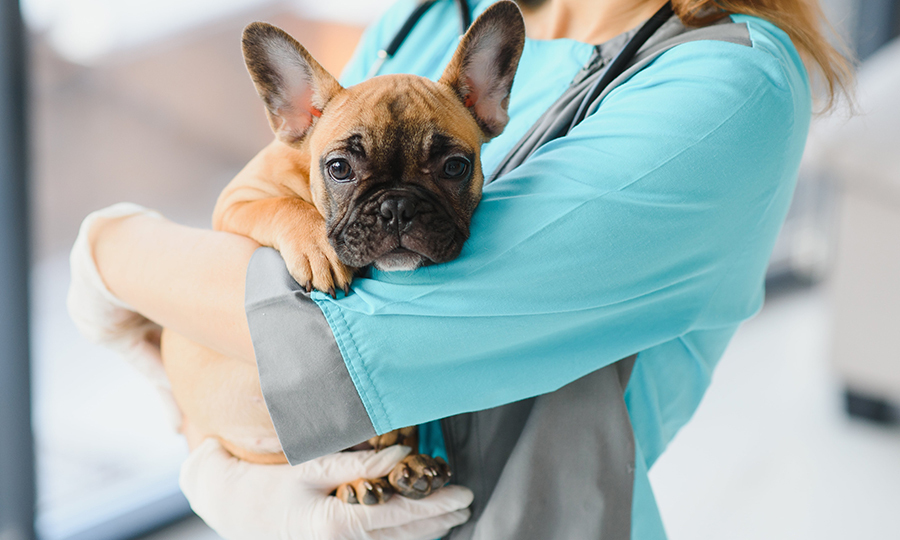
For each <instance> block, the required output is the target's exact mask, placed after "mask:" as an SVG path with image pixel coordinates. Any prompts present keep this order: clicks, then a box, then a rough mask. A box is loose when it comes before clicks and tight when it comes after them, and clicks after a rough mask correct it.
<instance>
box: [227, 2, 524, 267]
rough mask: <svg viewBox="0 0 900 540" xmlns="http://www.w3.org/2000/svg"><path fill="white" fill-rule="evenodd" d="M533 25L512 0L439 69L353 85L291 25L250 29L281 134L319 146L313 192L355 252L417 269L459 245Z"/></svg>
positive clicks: (257, 80) (259, 77) (495, 9)
mask: <svg viewBox="0 0 900 540" xmlns="http://www.w3.org/2000/svg"><path fill="white" fill-rule="evenodd" d="M524 37H525V27H524V24H523V22H522V16H521V13H520V12H519V9H518V7H516V5H515V4H513V3H512V2H508V1H504V2H499V3H497V4H494V5H492V6H491V7H489V8H488V9H487V10H486V11H485V12H484V13H483V14H482V15H481V16H480V17H479V18H478V19H477V20H476V21H475V22H474V23H473V25H472V27H471V28H470V29H469V31H468V32H467V33H466V35H465V36H464V37H463V39H462V41H461V42H460V45H459V47H458V49H457V50H456V53H455V54H454V56H453V59H452V60H451V61H450V64H449V65H448V66H447V68H446V70H445V71H444V74H443V76H442V77H441V78H440V80H439V81H437V82H433V81H430V80H428V79H426V78H423V77H417V76H414V75H385V76H381V77H375V78H372V79H370V80H368V81H365V82H363V83H360V84H358V85H356V86H352V87H350V88H342V87H341V86H340V85H339V84H338V82H337V81H336V80H335V79H334V77H332V76H331V75H330V74H329V73H328V72H327V71H325V70H324V69H323V68H322V67H321V66H320V65H319V64H318V63H317V62H316V61H315V60H314V59H313V58H312V56H310V55H309V53H308V52H307V51H306V49H304V48H303V47H302V46H301V45H300V44H299V43H297V42H296V41H295V40H294V39H293V38H291V37H290V36H289V35H288V34H286V33H285V32H284V31H282V30H280V29H278V28H276V27H274V26H271V25H268V24H264V23H253V24H251V25H250V26H248V27H247V28H246V29H245V30H244V37H243V46H244V58H245V60H246V62H247V68H248V70H249V71H250V75H251V77H252V78H253V82H254V84H255V85H256V88H257V90H258V92H259V94H260V96H261V97H262V99H263V101H264V102H265V104H266V112H267V115H268V117H269V122H270V124H271V125H272V129H273V131H274V132H275V135H276V136H277V137H278V138H279V139H280V140H281V141H282V142H284V143H286V144H288V145H291V146H294V147H297V148H303V147H306V149H308V151H309V154H310V174H309V176H310V178H309V180H310V189H311V192H312V198H313V202H314V204H315V205H316V207H317V208H318V210H319V212H320V213H321V214H322V215H323V216H324V217H325V222H326V226H327V234H328V239H329V241H330V242H331V244H332V246H333V247H334V249H335V251H336V252H337V254H338V256H339V257H340V259H341V261H342V262H343V263H344V264H347V265H349V266H355V267H361V266H366V265H368V264H374V265H375V266H376V267H377V268H379V269H381V270H409V269H413V268H417V267H419V266H422V265H424V264H433V263H441V262H446V261H449V260H452V259H453V258H455V257H456V256H457V255H459V252H460V250H461V249H462V246H463V243H464V242H465V240H466V239H467V238H468V236H469V221H470V219H471V217H472V213H473V212H474V210H475V206H476V205H477V204H478V201H479V200H480V199H481V188H482V185H483V183H484V176H483V175H482V172H481V163H480V159H479V158H480V149H481V145H482V143H484V142H486V141H488V140H490V139H491V138H493V137H495V136H497V135H498V134H500V132H502V131H503V128H504V127H505V126H506V123H507V121H508V119H509V117H508V115H507V105H508V102H509V91H510V88H511V87H512V83H513V77H514V75H515V71H516V67H517V65H518V62H519V57H520V55H521V53H522V47H523V44H524Z"/></svg>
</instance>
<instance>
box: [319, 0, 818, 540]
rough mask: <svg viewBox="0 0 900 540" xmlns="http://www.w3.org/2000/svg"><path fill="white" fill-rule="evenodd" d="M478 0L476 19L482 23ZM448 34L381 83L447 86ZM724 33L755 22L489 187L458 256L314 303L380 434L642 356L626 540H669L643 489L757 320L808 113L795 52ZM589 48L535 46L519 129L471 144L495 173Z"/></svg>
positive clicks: (351, 77)
mask: <svg viewBox="0 0 900 540" xmlns="http://www.w3.org/2000/svg"><path fill="white" fill-rule="evenodd" d="M490 3H492V2H491V1H490V0H486V1H482V2H478V3H474V2H473V14H474V15H475V16H477V15H478V14H479V13H480V12H482V11H483V10H484V9H485V8H486V7H487V6H488V5H489V4H490ZM414 6H415V3H414V2H413V1H412V0H400V1H399V2H397V3H396V4H394V5H393V7H392V8H390V10H389V11H388V12H387V13H386V14H385V15H384V16H383V17H382V18H381V19H380V20H379V21H378V22H377V23H376V24H375V25H374V26H372V27H371V28H369V29H368V30H367V31H366V33H365V34H364V37H363V39H362V42H361V44H360V45H359V48H358V49H357V51H356V53H355V55H354V57H353V59H352V61H351V62H350V64H349V65H348V66H347V68H346V71H345V72H344V74H343V77H342V83H343V84H345V85H352V84H355V83H357V82H360V81H362V80H363V79H364V78H365V76H366V74H367V73H368V71H369V69H370V67H371V66H372V64H373V63H374V62H375V61H376V58H377V52H378V50H380V49H381V48H383V47H385V46H386V44H387V43H388V42H389V41H390V40H391V39H392V38H393V36H394V35H395V34H396V32H397V31H398V30H399V28H400V26H401V25H402V24H403V22H404V21H405V20H406V18H407V16H408V15H409V13H411V12H412V10H413V9H414ZM458 17H459V15H458V12H457V8H456V4H455V3H454V2H452V1H449V0H441V1H439V2H437V3H436V4H435V5H434V6H432V7H431V8H430V9H429V10H428V12H427V13H426V14H425V16H424V17H423V18H422V19H421V20H420V21H419V22H418V23H417V24H416V26H415V27H414V28H413V30H412V32H411V33H410V35H409V37H407V39H406V41H405V42H404V43H403V45H402V47H401V48H400V50H399V51H398V52H397V54H396V55H395V56H394V57H393V58H391V59H389V60H388V61H387V62H386V63H385V64H384V65H383V66H382V68H381V70H380V74H388V73H414V74H418V75H422V76H425V77H428V78H430V79H433V80H436V79H438V78H439V77H440V75H441V73H442V71H443V69H444V67H445V66H446V64H447V63H448V61H449V60H450V57H451V56H452V54H453V52H454V50H455V48H456V45H457V44H458V42H459V19H458ZM732 19H733V20H734V21H735V22H742V23H746V24H747V26H748V29H749V32H750V36H751V41H752V47H746V46H742V45H737V44H732V43H727V42H722V41H695V42H690V43H685V44H682V45H678V46H676V47H674V48H673V49H671V50H669V51H667V52H665V53H664V54H662V55H661V56H660V57H659V58H658V59H656V60H655V61H654V62H653V63H652V64H651V65H649V66H648V67H646V68H645V69H643V70H641V71H640V72H638V73H637V74H636V75H635V76H634V77H632V78H631V79H630V80H628V81H627V82H625V83H624V84H622V85H621V86H619V87H617V88H616V89H614V90H613V91H612V92H610V93H609V94H608V95H607V97H606V98H605V99H604V101H603V103H602V104H601V106H600V108H599V109H598V110H597V112H596V113H594V114H592V115H591V116H589V117H588V118H587V119H586V120H585V121H584V122H582V123H581V124H579V125H578V126H577V127H576V128H575V129H574V130H573V131H572V132H571V133H570V134H569V135H567V136H566V137H563V138H560V139H557V140H554V141H552V142H550V143H548V144H546V145H545V146H543V147H541V148H540V149H539V150H538V151H537V152H536V153H535V154H534V155H533V156H532V157H531V158H529V160H528V161H526V162H525V163H524V164H523V165H521V166H520V167H518V168H517V169H515V170H513V171H512V172H511V173H509V174H507V175H505V176H503V177H501V178H499V179H497V180H495V181H494V182H492V183H490V184H489V185H487V186H486V188H485V190H484V195H483V199H482V202H481V204H480V205H479V207H478V209H477V211H476V212H475V215H474V218H473V220H472V227H471V237H470V239H469V240H468V242H467V243H466V245H465V247H464V249H463V252H462V254H461V255H460V257H459V258H458V259H456V260H454V261H452V262H450V263H446V264H441V265H437V266H430V267H425V268H421V269H418V270H416V271H412V272H391V273H386V272H379V271H377V270H373V271H372V273H371V275H370V276H368V277H366V278H364V279H357V280H356V281H355V282H354V284H353V292H352V293H351V294H350V295H348V296H346V297H344V296H340V297H339V298H338V299H337V300H334V299H332V298H331V297H329V296H327V295H324V294H321V293H313V299H314V300H315V302H316V303H317V304H318V306H319V307H320V309H321V310H322V312H323V313H324V315H325V317H326V319H327V321H328V324H329V325H330V327H331V329H332V331H333V333H334V336H335V339H336V341H337V343H338V346H339V347H340V351H341V353H342V355H343V358H344V361H345V363H346V365H347V368H348V371H349V373H350V376H351V378H352V380H353V383H354V385H355V386H356V389H357V391H358V392H359V395H360V397H361V398H362V401H363V404H364V406H365V408H366V411H367V412H368V415H369V417H370V419H371V421H372V424H373V425H374V427H375V429H376V431H377V432H379V433H383V432H387V431H390V430H393V429H397V428H400V427H404V426H409V425H415V424H422V423H426V422H430V421H434V420H436V419H440V418H444V417H448V416H452V415H456V414H459V413H463V412H469V411H476V410H482V409H487V408H491V407H495V406H499V405H503V404H506V403H511V402H514V401H518V400H521V399H525V398H529V397H532V396H536V395H540V394H544V393H547V392H551V391H554V390H556V389H558V388H560V387H562V386H564V385H566V384H567V383H570V382H572V381H574V380H576V379H578V378H580V377H582V376H584V375H586V374H588V373H590V372H593V371H595V370H597V369H599V368H601V367H603V366H606V365H608V364H610V363H612V362H615V361H617V360H619V359H621V358H624V357H626V356H629V355H631V354H633V353H635V352H639V353H640V354H639V355H638V358H637V361H636V363H635V366H634V371H633V373H632V376H631V379H630V382H629V385H628V387H627V390H626V394H625V399H626V405H627V407H628V411H629V413H630V416H631V422H632V425H633V429H634V435H635V443H636V449H637V450H636V454H637V456H636V458H637V461H636V462H637V470H636V471H635V480H634V482H635V484H634V496H633V503H632V507H633V512H632V538H640V539H657V538H659V539H661V538H665V532H664V529H663V526H662V522H661V519H660V517H659V512H658V510H657V507H656V503H655V500H654V498H653V494H652V491H651V487H650V483H649V480H648V477H647V471H648V470H649V468H650V467H651V466H652V465H653V463H654V461H656V459H657V458H658V457H659V455H660V453H661V452H662V451H663V450H664V449H665V448H666V445H667V444H668V443H669V442H670V441H671V440H672V438H673V437H674V435H675V434H676V433H677V431H678V430H679V429H680V428H681V427H682V426H683V425H684V424H685V423H686V422H687V421H688V419H689V418H690V417H691V415H692V414H693V413H694V411H695V409H696V408H697V406H698V404H699V403H700V400H701V398H702V397H703V394H704V392H705V390H706V388H707V387H708V385H709V383H710V378H711V376H712V372H713V369H714V368H715V366H716V363H717V362H718V360H719V358H720V357H721V356H722V354H723V352H724V350H725V348H726V346H727V345H728V342H729V340H730V339H731V337H732V336H733V335H734V333H735V331H736V329H737V328H738V325H739V324H740V323H741V321H743V320H745V319H747V318H749V317H751V316H752V315H753V314H755V313H756V312H757V311H758V310H759V309H760V307H761V305H762V301H763V280H764V275H765V270H766V265H767V261H768V258H769V255H770V253H771V250H772V247H773V244H774V242H775V237H776V235H777V234H778V231H779V228H780V227H781V224H782V222H783V220H784V217H785V214H786V212H787V209H788V206H789V203H790V200H791V196H792V192H793V189H794V184H795V179H796V175H797V169H798V166H799V162H800V156H801V153H802V151H803V147H804V143H805V140H806V134H807V130H808V126H809V121H810V115H811V112H810V109H811V98H810V88H809V82H808V78H807V74H806V71H805V69H804V67H803V64H802V62H801V60H800V57H799V56H798V54H797V51H796V49H795V48H794V46H793V45H792V44H791V41H790V39H789V38H788V36H787V35H786V34H785V33H784V32H782V31H781V30H780V29H778V28H777V27H775V26H773V25H772V24H769V23H768V22H765V21H763V20H761V19H757V18H753V17H748V16H739V15H736V16H732ZM592 51H593V46H592V45H589V44H585V43H580V42H577V41H573V40H569V39H557V40H551V41H538V40H531V39H528V40H526V43H525V49H524V53H523V55H522V59H521V63H520V64H519V69H518V72H517V75H516V79H515V84H514V85H513V88H512V94H511V97H510V101H509V114H510V122H509V124H508V125H507V127H506V130H505V131H504V132H503V133H502V134H501V135H500V136H499V137H497V138H496V139H494V140H493V141H491V142H490V143H488V144H486V145H485V146H484V148H483V153H482V159H483V168H484V172H485V176H486V177H489V176H490V175H491V172H492V171H493V169H494V168H495V167H496V166H497V165H498V164H499V162H500V160H501V159H502V158H503V157H504V156H505V155H506V154H507V152H508V151H509V150H510V149H511V148H512V147H513V145H514V144H515V143H516V142H517V141H518V140H519V139H520V138H521V137H522V135H523V134H524V133H525V132H526V131H527V130H528V128H529V127H531V125H532V124H533V123H534V122H535V121H536V120H537V119H538V117H539V116H540V115H541V114H542V113H543V112H544V111H545V110H546V109H547V108H548V107H549V106H550V105H551V104H552V103H553V102H554V101H555V100H556V99H557V97H559V95H560V94H562V92H563V91H564V90H565V89H566V87H567V86H568V85H569V83H570V82H571V81H572V79H573V78H574V76H575V75H576V74H577V72H578V71H579V70H580V69H581V68H582V67H583V66H584V64H585V63H586V62H587V60H588V58H589V57H590V56H591V53H592ZM422 381H433V382H435V384H422ZM437 444H438V445H439V443H437Z"/></svg>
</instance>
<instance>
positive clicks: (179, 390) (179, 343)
mask: <svg viewBox="0 0 900 540" xmlns="http://www.w3.org/2000/svg"><path fill="white" fill-rule="evenodd" d="M161 346H162V358H163V365H164V366H165V369H166V374H167V375H168V377H169V381H170V382H171V384H172V393H173V394H174V396H175V401H176V402H177V403H178V406H179V408H180V409H181V412H182V413H183V414H184V416H185V417H186V418H188V419H189V421H190V423H191V424H192V425H193V426H194V427H195V428H196V429H197V431H199V432H200V433H202V434H203V435H204V436H208V437H216V438H218V439H219V440H220V441H221V442H222V443H223V445H224V446H225V447H226V448H227V449H228V450H229V451H231V452H232V453H233V454H235V455H236V456H238V457H240V458H241V459H245V460H247V461H255V462H262V463H277V462H286V460H285V458H284V454H283V453H282V451H281V445H280V444H279V443H278V436H277V435H276V433H275V427H274V426H273V425H272V420H271V419H270V417H269V412H268V410H267V409H266V404H265V401H264V400H263V396H262V391H261V390H260V387H259V376H258V375H257V371H256V366H254V365H252V364H250V363H248V362H242V361H240V360H235V359H233V358H228V357H227V356H223V355H221V354H219V353H217V352H215V351H212V350H210V349H207V348H206V347H203V346H202V345H199V344H197V343H194V342H193V341H191V340H189V339H187V338H186V337H184V336H182V335H180V334H177V333H175V332H172V331H171V330H164V331H163V334H162V343H161Z"/></svg>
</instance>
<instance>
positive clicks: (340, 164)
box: [328, 159, 353, 182]
mask: <svg viewBox="0 0 900 540" xmlns="http://www.w3.org/2000/svg"><path fill="white" fill-rule="evenodd" d="M328 174H330V175H331V177H332V178H334V179H335V180H337V181H338V182H347V181H348V180H351V179H352V178H353V169H352V168H350V164H349V163H347V160H346V159H335V160H333V161H331V162H329V163H328Z"/></svg>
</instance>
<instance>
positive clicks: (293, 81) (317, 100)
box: [242, 22, 341, 144]
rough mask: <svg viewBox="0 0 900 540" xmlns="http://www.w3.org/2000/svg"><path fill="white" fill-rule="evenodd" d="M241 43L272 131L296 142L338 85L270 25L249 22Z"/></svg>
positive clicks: (287, 37) (295, 45)
mask: <svg viewBox="0 0 900 540" xmlns="http://www.w3.org/2000/svg"><path fill="white" fill-rule="evenodd" d="M242 44H243V50H244V62H246V64H247V71H249V72H250V77H251V78H252V79H253V84H254V85H256V91H257V92H259V96H260V97H261V98H262V100H263V101H264V102H265V104H266V114H267V116H268V117H269V123H270V124H271V125H272V131H274V132H275V135H276V136H277V137H278V138H279V139H281V140H282V141H283V142H285V143H288V144H292V143H295V142H297V141H299V140H300V139H302V138H303V136H304V135H305V134H306V132H307V131H309V128H310V126H311V125H312V123H313V122H314V121H315V118H316V117H318V116H321V114H322V109H324V108H325V105H326V104H327V103H328V101H329V100H331V98H332V97H334V96H335V95H336V94H337V93H338V92H340V91H341V85H340V84H338V82H337V81H336V80H335V79H334V77H332V76H331V74H330V73H328V72H327V71H325V69H324V68H323V67H322V66H320V65H319V63H318V62H316V61H315V59H313V57H312V56H311V55H310V54H309V53H308V52H307V51H306V49H304V48H303V46H302V45H300V44H299V43H297V40H295V39H294V38H292V37H291V36H289V35H288V34H287V32H285V31H284V30H282V29H280V28H277V27H275V26H272V25H271V24H266V23H261V22H255V23H251V24H250V25H249V26H247V28H245V29H244V35H243V37H242Z"/></svg>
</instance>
